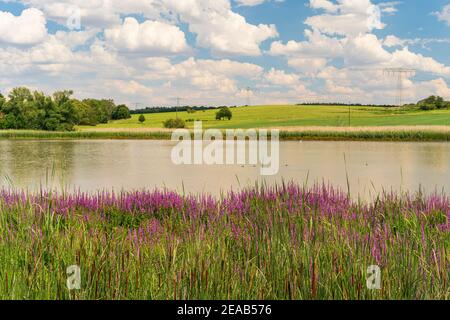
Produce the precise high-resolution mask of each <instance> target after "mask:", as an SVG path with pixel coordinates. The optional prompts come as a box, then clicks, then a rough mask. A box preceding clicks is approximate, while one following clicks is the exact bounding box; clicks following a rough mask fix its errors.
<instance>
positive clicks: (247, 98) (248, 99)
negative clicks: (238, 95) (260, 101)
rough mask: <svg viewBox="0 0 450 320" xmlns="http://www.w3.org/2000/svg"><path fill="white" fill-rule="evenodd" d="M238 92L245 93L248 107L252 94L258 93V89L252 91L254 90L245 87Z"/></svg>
mask: <svg viewBox="0 0 450 320" xmlns="http://www.w3.org/2000/svg"><path fill="white" fill-rule="evenodd" d="M240 91H244V92H245V93H246V103H247V104H246V106H250V105H251V103H252V100H251V99H252V95H253V93H256V92H259V90H258V89H254V88H250V87H245V88H243V89H241V90H240Z"/></svg>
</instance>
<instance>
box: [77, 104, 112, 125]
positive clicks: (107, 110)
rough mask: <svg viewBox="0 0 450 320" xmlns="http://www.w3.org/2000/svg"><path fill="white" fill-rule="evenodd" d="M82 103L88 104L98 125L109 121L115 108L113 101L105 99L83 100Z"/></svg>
mask: <svg viewBox="0 0 450 320" xmlns="http://www.w3.org/2000/svg"><path fill="white" fill-rule="evenodd" d="M83 103H86V104H88V105H89V106H91V107H92V108H93V109H94V110H95V113H96V115H97V122H98V123H108V121H109V120H111V117H112V112H113V110H114V108H115V107H116V105H115V104H114V101H113V100H107V99H103V100H96V99H85V100H83Z"/></svg>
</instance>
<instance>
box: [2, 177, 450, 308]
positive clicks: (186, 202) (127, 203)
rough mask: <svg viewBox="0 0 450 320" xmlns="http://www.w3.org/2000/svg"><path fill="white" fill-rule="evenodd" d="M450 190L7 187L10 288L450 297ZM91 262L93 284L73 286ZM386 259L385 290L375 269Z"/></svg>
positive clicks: (64, 294)
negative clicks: (352, 192)
mask: <svg viewBox="0 0 450 320" xmlns="http://www.w3.org/2000/svg"><path fill="white" fill-rule="evenodd" d="M449 220H450V199H449V197H448V196H447V195H445V194H440V195H437V194H436V195H431V196H424V195H422V194H417V195H414V196H409V195H397V194H394V193H389V194H388V193H386V194H382V195H380V196H379V197H378V199H377V200H376V201H374V202H373V203H361V202H358V203H356V202H353V201H352V200H351V199H350V198H349V197H348V195H347V194H346V193H345V192H342V191H339V190H336V189H334V188H332V187H330V186H315V187H305V186H303V187H302V186H298V185H295V184H286V185H285V184H283V185H279V186H276V187H255V188H251V189H247V190H244V191H242V192H240V193H234V192H230V193H229V194H227V195H225V196H223V197H222V198H221V199H216V198H213V197H210V196H208V195H202V196H181V195H179V194H177V193H173V192H170V191H165V190H155V191H152V192H150V191H139V192H138V191H135V192H121V193H109V192H98V193H92V194H87V193H82V192H76V193H64V192H63V193H54V192H44V191H42V192H38V193H35V194H32V193H27V192H24V191H20V190H6V189H5V190H2V191H1V192H0V298H1V299H432V298H433V299H434V298H435V299H448V298H450V286H449V280H450V279H449V267H450V261H449V244H450V222H449ZM70 265H79V266H80V268H81V272H82V275H81V281H82V285H81V290H78V291H77V290H75V291H71V292H69V290H68V289H67V288H66V278H67V275H66V268H67V267H68V266H70ZM370 265H378V266H380V268H381V270H382V286H381V290H369V289H367V288H366V277H367V274H366V270H367V267H368V266H370Z"/></svg>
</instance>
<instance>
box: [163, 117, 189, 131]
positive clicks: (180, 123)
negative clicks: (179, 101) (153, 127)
mask: <svg viewBox="0 0 450 320" xmlns="http://www.w3.org/2000/svg"><path fill="white" fill-rule="evenodd" d="M163 125H164V128H168V129H182V128H185V127H186V123H185V122H184V120H183V119H180V118H177V119H168V120H166V121H164V122H163Z"/></svg>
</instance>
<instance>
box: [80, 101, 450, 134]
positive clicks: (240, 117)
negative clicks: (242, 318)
mask: <svg viewBox="0 0 450 320" xmlns="http://www.w3.org/2000/svg"><path fill="white" fill-rule="evenodd" d="M232 112H233V119H232V120H231V121H227V120H223V121H218V120H215V113H216V110H209V111H197V112H196V113H193V114H188V113H187V112H179V113H178V116H179V117H180V118H182V119H184V120H185V121H188V120H190V121H188V122H187V126H188V127H193V121H196V120H201V121H203V127H204V128H221V129H226V128H243V129H245V128H265V127H298V126H329V127H348V126H355V127H359V126H419V125H422V126H423V125H426V126H431V125H450V110H436V111H420V110H407V109H400V108H383V107H351V108H350V110H349V108H348V107H345V106H292V105H291V106H287V105H286V106H254V107H240V108H232ZM349 114H350V119H349ZM145 117H146V121H145V122H144V123H143V124H141V123H139V121H138V115H134V116H133V117H132V118H131V119H128V120H119V121H112V122H110V123H108V124H104V125H98V126H97V127H96V128H99V129H126V128H130V129H139V128H162V126H163V125H162V122H163V121H164V120H167V119H170V118H175V117H176V114H175V113H158V114H146V115H145ZM89 128H90V129H92V127H80V129H81V130H84V129H89Z"/></svg>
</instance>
